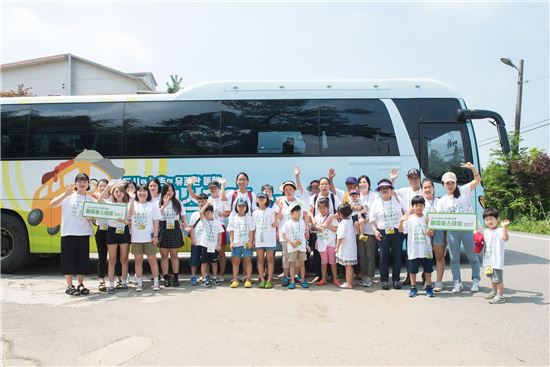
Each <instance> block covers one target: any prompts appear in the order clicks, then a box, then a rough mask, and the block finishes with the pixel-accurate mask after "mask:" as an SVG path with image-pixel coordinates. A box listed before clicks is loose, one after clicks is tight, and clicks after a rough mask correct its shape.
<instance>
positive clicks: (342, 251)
mask: <svg viewBox="0 0 550 367" xmlns="http://www.w3.org/2000/svg"><path fill="white" fill-rule="evenodd" d="M351 213H352V209H351V206H350V205H349V204H341V205H340V206H339V207H338V214H339V215H340V219H341V222H340V223H339V224H338V229H337V230H336V260H337V261H338V263H339V264H340V265H342V266H345V267H346V281H345V282H344V284H341V285H340V288H345V289H351V288H353V266H354V265H355V264H357V241H356V237H355V229H354V227H353V222H352V220H351Z"/></svg>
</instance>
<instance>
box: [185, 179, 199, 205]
mask: <svg viewBox="0 0 550 367" xmlns="http://www.w3.org/2000/svg"><path fill="white" fill-rule="evenodd" d="M195 182H197V178H196V177H195V176H192V177H189V179H188V180H187V192H188V193H189V196H190V197H191V198H192V199H193V200H197V199H198V198H199V195H197V194H196V193H195V190H193V184H194V183H195Z"/></svg>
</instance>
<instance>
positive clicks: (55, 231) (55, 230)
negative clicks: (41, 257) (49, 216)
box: [48, 224, 61, 236]
mask: <svg viewBox="0 0 550 367" xmlns="http://www.w3.org/2000/svg"><path fill="white" fill-rule="evenodd" d="M60 229H61V226H60V225H59V224H58V225H56V226H55V227H48V234H49V235H51V236H55V235H56V234H58V233H59V230H60Z"/></svg>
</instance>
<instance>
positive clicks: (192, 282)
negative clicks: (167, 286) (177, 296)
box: [191, 275, 197, 286]
mask: <svg viewBox="0 0 550 367" xmlns="http://www.w3.org/2000/svg"><path fill="white" fill-rule="evenodd" d="M191 285H192V286H195V285H197V277H196V276H194V275H193V276H192V277H191Z"/></svg>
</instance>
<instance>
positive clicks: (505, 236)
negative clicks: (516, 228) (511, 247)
mask: <svg viewBox="0 0 550 367" xmlns="http://www.w3.org/2000/svg"><path fill="white" fill-rule="evenodd" d="M509 224H510V221H509V220H508V219H504V220H503V221H502V223H500V226H501V227H502V240H503V241H508V240H509V239H510V236H508V230H507V229H506V227H507V226H508V225H509Z"/></svg>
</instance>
